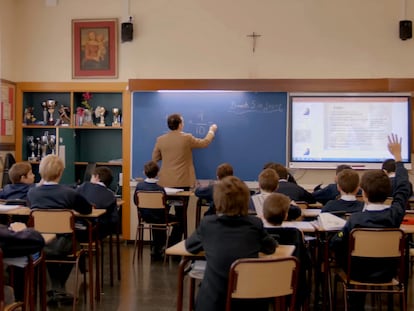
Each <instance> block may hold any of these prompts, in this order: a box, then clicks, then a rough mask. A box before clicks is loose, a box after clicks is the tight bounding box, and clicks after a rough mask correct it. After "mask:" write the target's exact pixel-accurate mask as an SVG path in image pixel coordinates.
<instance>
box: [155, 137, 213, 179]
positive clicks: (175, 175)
mask: <svg viewBox="0 0 414 311" xmlns="http://www.w3.org/2000/svg"><path fill="white" fill-rule="evenodd" d="M213 138H214V134H213V133H211V132H208V133H207V135H206V136H205V137H204V138H196V137H194V136H193V135H191V134H189V133H184V132H178V131H170V132H168V133H167V134H164V135H162V136H159V137H158V138H157V141H156V143H155V146H154V150H153V152H152V160H153V161H155V162H158V161H162V163H161V169H160V172H159V174H158V177H159V182H158V183H159V184H160V185H161V186H163V187H192V186H194V184H195V180H196V177H195V170H194V164H193V152H192V150H193V149H194V148H205V147H207V146H208V145H209V144H210V143H211V141H212V140H213Z"/></svg>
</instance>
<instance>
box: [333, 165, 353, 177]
mask: <svg viewBox="0 0 414 311" xmlns="http://www.w3.org/2000/svg"><path fill="white" fill-rule="evenodd" d="M350 169H352V167H351V166H350V165H348V164H341V165H338V166H337V167H336V172H335V174H336V175H338V174H339V173H340V172H342V171H343V170H350Z"/></svg>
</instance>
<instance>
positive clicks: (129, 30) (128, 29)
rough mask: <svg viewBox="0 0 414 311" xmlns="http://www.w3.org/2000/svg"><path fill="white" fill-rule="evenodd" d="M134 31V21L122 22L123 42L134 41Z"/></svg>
mask: <svg viewBox="0 0 414 311" xmlns="http://www.w3.org/2000/svg"><path fill="white" fill-rule="evenodd" d="M133 33H134V27H133V25H132V23H129V22H128V23H122V29H121V39H122V42H128V41H132V37H133Z"/></svg>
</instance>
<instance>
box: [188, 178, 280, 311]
mask: <svg viewBox="0 0 414 311" xmlns="http://www.w3.org/2000/svg"><path fill="white" fill-rule="evenodd" d="M213 196H214V204H215V206H216V209H217V214H216V215H208V216H205V217H204V218H203V219H202V220H201V223H200V226H199V227H198V228H197V229H196V231H195V232H194V233H193V234H192V235H191V236H190V237H189V238H188V239H187V240H186V243H185V246H186V249H187V250H188V251H189V252H191V253H198V252H200V251H201V250H204V251H205V255H206V259H207V266H206V270H205V273H204V279H203V281H202V282H201V286H200V289H199V291H198V295H197V300H196V307H195V310H197V311H203V310H206V311H211V310H224V307H225V304H226V294H227V282H228V274H229V270H230V266H231V264H232V263H233V262H234V261H235V260H236V259H239V258H255V257H258V256H259V252H264V253H266V254H271V253H273V252H274V250H275V248H276V241H275V240H274V239H273V238H272V237H270V236H269V235H268V234H267V233H266V231H265V230H264V228H263V223H262V221H261V220H260V219H259V218H257V217H255V216H249V215H248V204H249V197H250V191H249V189H248V188H247V186H246V184H245V183H244V182H243V181H241V180H240V179H238V178H237V177H235V176H228V177H225V178H223V179H222V180H220V181H219V182H218V183H217V184H216V185H215V187H214V195H213ZM235 304H237V302H235ZM260 307H262V308H260ZM260 307H259V306H256V305H255V307H253V306H251V305H250V304H249V303H248V302H245V301H243V302H242V303H241V304H239V305H233V307H232V309H233V310H268V305H267V304H266V303H263V305H261V304H260Z"/></svg>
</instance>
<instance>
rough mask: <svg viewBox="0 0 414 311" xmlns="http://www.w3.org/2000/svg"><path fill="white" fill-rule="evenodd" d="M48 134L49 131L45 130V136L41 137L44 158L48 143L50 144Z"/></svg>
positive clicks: (42, 156)
mask: <svg viewBox="0 0 414 311" xmlns="http://www.w3.org/2000/svg"><path fill="white" fill-rule="evenodd" d="M48 136H49V132H48V131H45V132H44V134H43V136H42V137H40V148H41V149H42V155H41V158H42V159H43V158H44V157H45V156H46V154H47V153H46V151H47V145H48Z"/></svg>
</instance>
